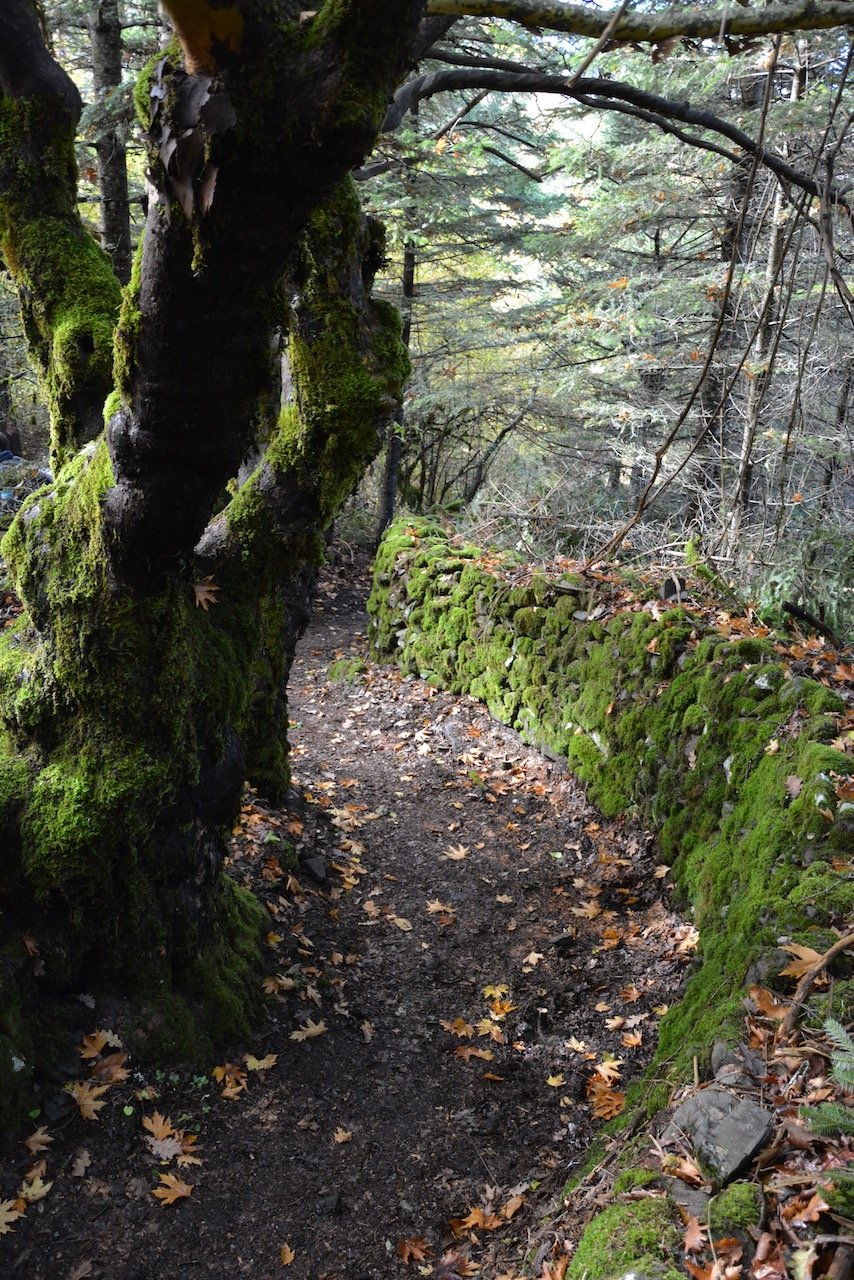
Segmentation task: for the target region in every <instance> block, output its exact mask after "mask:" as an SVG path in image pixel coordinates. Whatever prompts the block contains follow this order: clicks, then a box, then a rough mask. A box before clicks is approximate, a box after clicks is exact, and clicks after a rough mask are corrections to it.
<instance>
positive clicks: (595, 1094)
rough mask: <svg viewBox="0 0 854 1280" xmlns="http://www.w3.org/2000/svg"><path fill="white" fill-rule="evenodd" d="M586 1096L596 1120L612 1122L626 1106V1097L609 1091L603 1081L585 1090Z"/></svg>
mask: <svg viewBox="0 0 854 1280" xmlns="http://www.w3.org/2000/svg"><path fill="white" fill-rule="evenodd" d="M587 1096H588V1098H589V1099H590V1101H591V1103H592V1106H593V1114H594V1116H595V1117H596V1119H597V1120H613V1118H614V1116H618V1115H619V1114H620V1112H621V1111H622V1110H623V1108H624V1107H625V1105H626V1095H625V1094H624V1093H620V1092H618V1090H616V1089H611V1088H610V1087H609V1086H608V1085H607V1084H605V1082H604V1080H597V1081H595V1083H594V1084H593V1086H592V1088H589V1089H588V1090H587Z"/></svg>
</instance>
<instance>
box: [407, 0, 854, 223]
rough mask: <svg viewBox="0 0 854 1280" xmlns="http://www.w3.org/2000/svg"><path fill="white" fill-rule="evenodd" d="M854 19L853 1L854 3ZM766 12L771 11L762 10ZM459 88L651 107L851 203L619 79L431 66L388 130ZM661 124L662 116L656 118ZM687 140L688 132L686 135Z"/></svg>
mask: <svg viewBox="0 0 854 1280" xmlns="http://www.w3.org/2000/svg"><path fill="white" fill-rule="evenodd" d="M849 7H850V8H851V11H852V18H854V3H851V4H850V6H849ZM763 12H767V11H766V10H763ZM460 89H494V90H498V91H501V92H505V93H522V92H529V93H554V94H558V95H559V96H561V97H565V98H574V99H576V100H577V101H580V102H583V103H585V104H586V105H589V104H590V102H591V100H593V99H596V100H597V101H598V102H599V104H600V106H601V107H603V108H604V109H608V108H609V106H610V109H612V110H614V109H615V108H614V106H613V105H612V104H613V103H615V102H624V103H628V104H629V105H630V106H633V107H635V108H638V114H639V113H640V111H648V112H652V113H653V114H654V115H655V116H658V117H661V118H662V119H664V120H679V121H681V122H682V123H683V124H690V125H694V126H695V127H697V128H700V129H707V130H708V131H709V132H710V133H717V134H719V135H720V136H721V137H724V138H727V139H728V140H729V141H730V142H732V143H734V144H735V145H736V146H737V147H740V148H741V150H742V151H744V152H745V153H746V154H747V155H751V156H755V157H757V159H758V160H759V162H760V163H761V164H763V165H765V167H766V168H768V169H770V170H771V172H772V173H775V174H776V175H777V177H778V178H780V179H781V180H782V181H783V182H787V183H790V184H791V185H792V186H794V187H799V188H800V189H801V190H802V191H806V192H807V194H808V195H811V196H816V197H821V196H822V195H825V196H826V198H828V199H829V200H830V202H831V203H832V204H836V205H840V206H843V207H845V208H847V201H846V199H845V197H844V195H843V194H842V193H840V192H838V191H831V192H830V193H829V194H828V193H826V192H825V190H824V188H823V185H822V184H821V183H820V182H817V181H816V179H815V178H813V177H811V176H808V175H805V174H803V173H801V172H800V171H799V170H798V169H795V168H794V167H793V166H792V165H790V164H788V163H787V161H786V160H784V159H783V157H782V156H780V155H778V154H777V153H776V152H775V151H770V150H769V149H768V148H767V147H764V146H761V145H760V144H759V143H757V142H756V141H755V139H753V138H751V137H750V135H749V134H747V133H745V132H744V130H743V129H739V128H738V127H737V126H736V125H734V124H731V123H730V122H729V121H728V120H724V119H722V118H721V117H720V116H716V115H715V114H714V113H713V112H711V111H705V110H703V109H701V108H699V107H692V106H691V104H690V103H689V102H675V101H673V100H672V99H670V98H662V97H660V96H659V95H658V94H656V93H648V92H647V91H646V90H644V89H638V88H636V87H635V86H634V85H631V84H626V83H624V82H623V81H620V80H604V79H600V78H597V77H591V78H587V77H581V78H579V79H577V80H573V79H572V78H569V77H564V76H554V75H546V74H544V73H543V72H539V71H527V72H506V71H491V70H488V69H487V70H482V71H481V70H474V69H471V70H464V69H462V68H460V69H459V70H454V71H433V72H429V73H427V74H426V75H421V76H416V77H415V79H413V80H410V81H409V82H408V83H407V84H405V85H403V86H402V87H401V88H400V89H398V91H397V93H396V94H395V96H394V101H393V102H392V104H391V106H390V107H389V109H388V112H387V114H386V118H385V121H384V122H383V129H384V131H389V130H392V129H396V128H397V127H398V126H399V124H400V123H401V121H402V120H403V117H404V116H405V115H406V113H407V112H408V111H411V109H412V107H413V104H414V103H415V102H419V101H421V100H422V99H423V98H430V97H433V96H434V95H435V94H437V93H446V92H449V91H451V90H460ZM654 123H658V121H654ZM684 140H685V141H690V137H689V136H688V135H685V139H684Z"/></svg>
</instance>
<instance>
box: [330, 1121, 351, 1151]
mask: <svg viewBox="0 0 854 1280" xmlns="http://www.w3.org/2000/svg"><path fill="white" fill-rule="evenodd" d="M352 1137H353V1131H352V1129H344V1128H342V1126H341V1125H339V1126H338V1128H337V1129H336V1130H335V1132H334V1133H333V1135H332V1140H333V1142H337V1143H338V1146H339V1147H340V1146H343V1145H344V1143H345V1142H349V1141H350V1140H351V1138H352Z"/></svg>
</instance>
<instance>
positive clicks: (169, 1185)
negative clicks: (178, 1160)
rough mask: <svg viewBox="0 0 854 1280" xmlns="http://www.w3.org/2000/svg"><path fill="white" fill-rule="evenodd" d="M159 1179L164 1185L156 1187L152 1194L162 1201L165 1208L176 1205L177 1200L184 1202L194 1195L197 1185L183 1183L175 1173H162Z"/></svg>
mask: <svg viewBox="0 0 854 1280" xmlns="http://www.w3.org/2000/svg"><path fill="white" fill-rule="evenodd" d="M158 1177H159V1178H160V1182H161V1184H162V1185H161V1186H159V1187H155V1188H154V1190H153V1191H152V1193H151V1194H152V1195H153V1196H154V1197H155V1199H157V1200H159V1201H160V1203H161V1206H162V1207H163V1208H165V1207H166V1205H168V1204H174V1203H175V1201H176V1200H184V1199H186V1197H187V1196H189V1195H192V1192H193V1187H194V1186H195V1183H193V1182H182V1181H181V1179H180V1178H177V1177H176V1176H175V1174H174V1173H161V1174H158Z"/></svg>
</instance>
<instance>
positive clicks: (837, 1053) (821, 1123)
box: [804, 1018, 854, 1183]
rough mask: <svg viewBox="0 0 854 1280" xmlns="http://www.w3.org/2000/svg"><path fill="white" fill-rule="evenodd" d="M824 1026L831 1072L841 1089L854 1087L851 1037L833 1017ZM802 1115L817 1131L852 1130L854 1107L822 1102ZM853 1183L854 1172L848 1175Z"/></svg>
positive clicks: (812, 1128) (849, 1133)
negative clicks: (829, 1043) (830, 1043)
mask: <svg viewBox="0 0 854 1280" xmlns="http://www.w3.org/2000/svg"><path fill="white" fill-rule="evenodd" d="M824 1030H825V1032H826V1034H827V1035H828V1036H829V1037H830V1039H831V1040H832V1041H833V1043H834V1044H835V1045H836V1048H835V1050H834V1052H833V1054H832V1056H831V1060H830V1074H831V1076H832V1077H833V1079H834V1081H835V1082H836V1084H839V1085H841V1086H842V1088H843V1089H846V1090H848V1089H854V1039H852V1038H851V1036H850V1035H849V1034H848V1032H847V1031H846V1030H845V1028H844V1027H843V1026H842V1024H841V1023H840V1022H837V1021H836V1019H835V1018H828V1019H827V1021H826V1022H825V1024H824ZM804 1116H805V1118H806V1121H807V1123H808V1125H809V1127H810V1129H811V1130H812V1131H813V1133H818V1134H832V1133H843V1134H845V1135H846V1136H848V1135H851V1134H854V1108H852V1107H851V1106H850V1105H845V1104H844V1103H841V1102H822V1103H820V1104H819V1105H818V1106H816V1107H809V1108H808V1109H807V1110H806V1111H805V1112H804ZM850 1176H851V1179H852V1183H854V1173H852V1174H851V1175H850Z"/></svg>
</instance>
